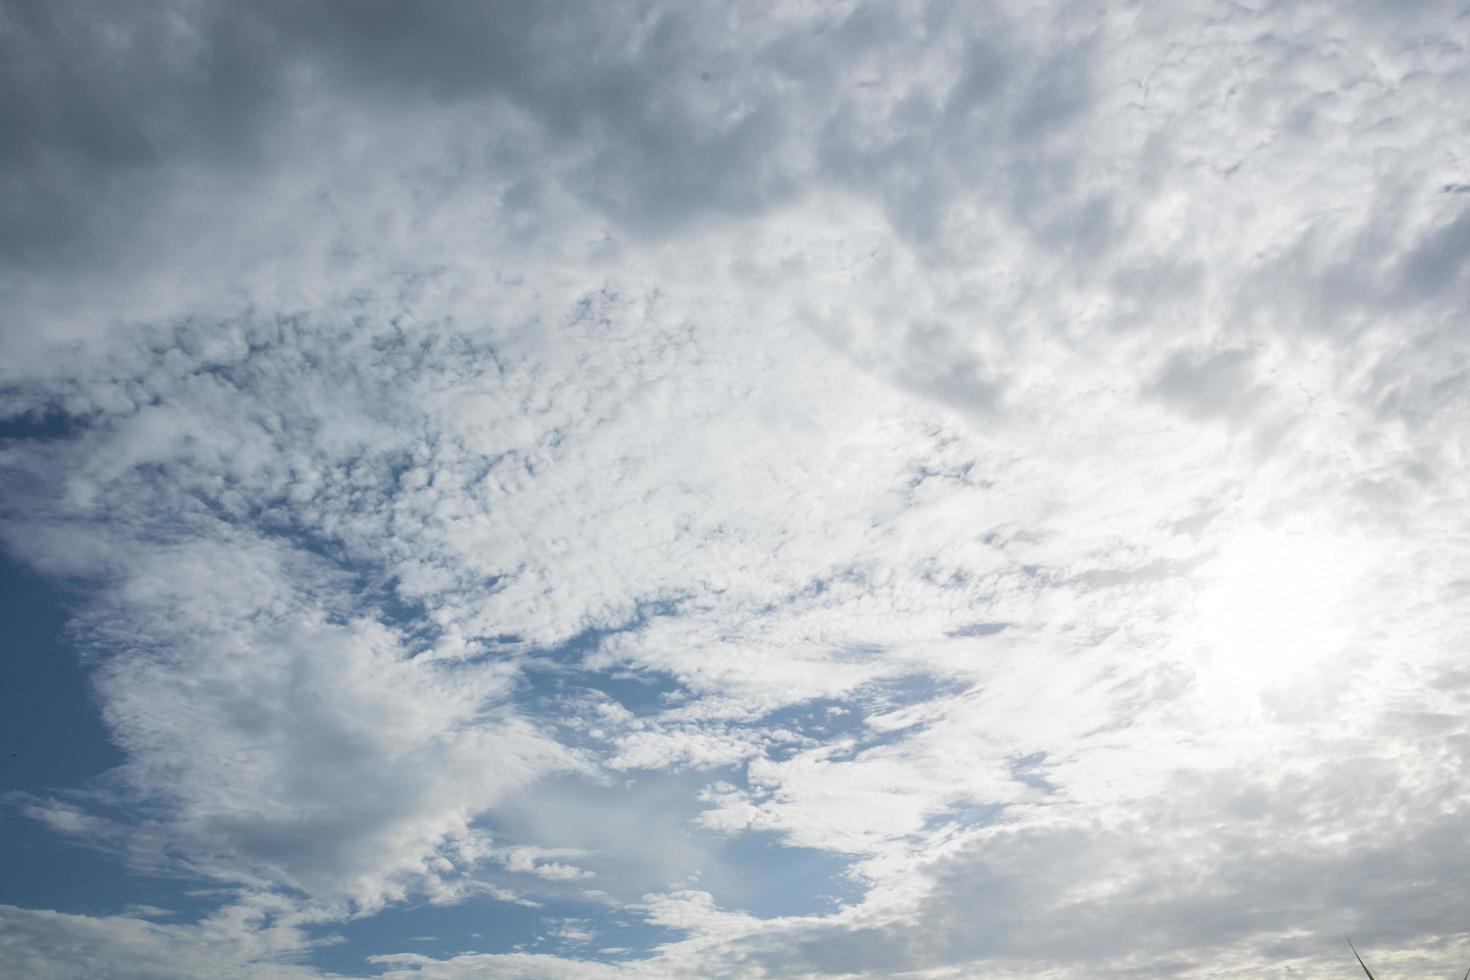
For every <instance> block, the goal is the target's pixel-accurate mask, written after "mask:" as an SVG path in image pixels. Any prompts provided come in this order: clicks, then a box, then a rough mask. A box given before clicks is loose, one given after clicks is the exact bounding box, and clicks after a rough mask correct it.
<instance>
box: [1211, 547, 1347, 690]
mask: <svg viewBox="0 0 1470 980" xmlns="http://www.w3.org/2000/svg"><path fill="white" fill-rule="evenodd" d="M1362 562H1363V557H1362V552H1361V545H1358V544H1356V543H1351V542H1349V541H1348V540H1347V539H1345V538H1341V537H1334V536H1331V535H1323V534H1317V533H1312V532H1307V531H1297V532H1293V531H1287V530H1276V529H1269V530H1268V529H1263V528H1253V529H1250V530H1248V531H1245V532H1244V533H1242V534H1239V535H1237V536H1236V537H1234V538H1232V539H1231V540H1230V541H1228V542H1227V543H1226V544H1225V545H1224V546H1223V547H1222V548H1221V549H1220V551H1219V553H1218V554H1217V555H1215V556H1214V558H1213V559H1212V560H1211V561H1210V562H1209V563H1208V565H1207V566H1206V568H1205V572H1204V576H1205V580H1206V584H1205V586H1204V588H1203V590H1202V594H1201V596H1200V601H1199V631H1200V632H1199V639H1200V640H1201V641H1202V644H1203V646H1204V647H1205V649H1206V650H1207V651H1208V656H1209V668H1208V674H1207V676H1208V677H1209V682H1210V683H1219V684H1223V685H1225V686H1226V687H1228V688H1230V689H1232V690H1233V691H1234V692H1235V693H1245V694H1247V695H1252V694H1259V693H1260V692H1261V690H1262V689H1264V688H1266V687H1269V686H1271V685H1273V684H1277V683H1280V682H1282V681H1286V680H1290V679H1292V678H1293V677H1295V676H1298V675H1300V674H1301V673H1302V672H1303V671H1306V670H1308V669H1309V668H1312V667H1314V666H1316V665H1318V664H1319V663H1320V662H1321V661H1322V660H1323V659H1324V658H1327V657H1330V656H1331V655H1332V654H1333V653H1334V652H1335V651H1338V650H1340V649H1341V647H1342V646H1343V644H1345V643H1348V642H1350V641H1351V640H1352V638H1353V636H1354V635H1355V631H1354V626H1355V625H1357V624H1356V623H1355V622H1354V617H1355V610H1354V607H1353V604H1352V588H1353V585H1354V583H1355V582H1356V581H1357V580H1358V578H1359V576H1360V575H1361V571H1362Z"/></svg>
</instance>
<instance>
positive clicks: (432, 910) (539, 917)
mask: <svg viewBox="0 0 1470 980" xmlns="http://www.w3.org/2000/svg"><path fill="white" fill-rule="evenodd" d="M569 925H570V926H572V928H567V927H568V926H569ZM679 937H680V933H678V932H676V931H673V930H670V929H666V928H664V927H662V926H657V925H652V924H650V923H648V922H646V921H644V920H643V919H642V918H641V917H639V916H638V915H636V914H633V913H631V912H628V911H626V910H621V909H616V908H611V907H609V906H607V905H605V904H599V903H595V902H589V901H582V900H576V899H547V900H540V901H539V905H538V906H537V907H531V906H527V905H522V904H517V903H515V902H509V901H502V900H500V899H496V898H492V897H490V896H475V897H472V898H469V899H467V900H465V901H463V902H459V903H457V904H453V905H432V904H428V903H418V904H408V905H399V906H394V907H392V908H389V909H386V910H384V911H382V912H379V913H378V914H376V915H373V916H368V917H365V918H361V919H355V920H353V921H351V922H346V923H337V924H334V925H331V926H324V927H322V928H321V929H319V930H317V931H316V935H315V937H314V938H316V939H328V940H333V939H335V940H337V941H335V942H331V943H330V944H329V945H322V946H318V947H315V948H314V950H313V952H312V954H311V957H310V960H309V962H310V963H311V964H312V965H314V966H317V967H319V968H321V969H323V970H331V971H335V972H338V973H345V974H348V975H352V976H364V975H367V976H371V975H373V974H376V973H380V972H382V968H379V967H374V966H373V965H372V964H369V963H368V962H367V958H368V957H369V956H378V955H385V954H390V953H419V954H421V955H423V956H431V957H434V958H437V959H443V958H447V957H450V956H455V955H459V954H464V953H513V952H528V953H549V954H556V955H564V956H575V957H577V958H580V959H595V960H603V961H613V960H626V959H633V958H637V957H640V956H645V955H648V954H650V953H651V951H652V950H653V949H654V948H655V947H657V946H659V945H660V944H663V943H667V942H672V941H674V940H676V939H678V938H679ZM603 950H617V952H603Z"/></svg>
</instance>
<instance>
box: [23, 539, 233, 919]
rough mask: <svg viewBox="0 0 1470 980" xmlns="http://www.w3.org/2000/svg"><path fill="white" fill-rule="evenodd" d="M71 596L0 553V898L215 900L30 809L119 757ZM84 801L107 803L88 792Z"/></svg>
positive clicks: (73, 903)
mask: <svg viewBox="0 0 1470 980" xmlns="http://www.w3.org/2000/svg"><path fill="white" fill-rule="evenodd" d="M69 615H70V610H69V601H68V596H67V595H66V594H65V593H64V592H63V591H62V590H61V589H59V588H57V587H56V586H55V585H53V584H51V583H50V582H49V581H47V580H44V579H42V578H40V577H39V576H37V575H35V574H33V573H31V572H30V571H29V570H28V569H26V568H25V567H24V566H23V565H20V564H19V563H17V562H15V561H13V560H12V559H10V558H9V557H8V556H5V555H0V622H3V623H4V624H5V637H6V639H5V650H4V656H3V657H0V719H3V721H0V733H3V744H0V904H11V905H19V906H23V907H27V908H48V909H56V910H59V911H62V912H72V913H87V914H117V913H120V912H123V911H126V910H127V909H128V908H129V907H130V906H135V905H152V906H159V907H163V908H168V909H171V910H174V911H176V912H179V913H182V914H184V915H188V916H194V915H197V914H202V913H203V912H204V911H206V910H207V908H209V907H211V905H212V904H213V902H212V901H211V900H209V899H206V898H204V897H201V896H200V894H198V893H197V891H196V889H197V888H198V886H199V883H198V882H196V881H190V880H185V879H181V878H176V877H169V876H157V875H147V874H141V873H139V872H137V871H135V870H133V869H130V868H128V867H127V866H125V865H124V864H123V862H122V861H120V860H118V859H117V858H115V857H112V856H110V855H108V854H106V853H104V852H102V851H100V850H97V849H94V848H91V847H87V846H83V845H82V844H80V843H77V842H75V841H74V840H72V839H70V838H68V837H65V836H62V835H60V834H58V833H56V832H55V831H53V830H52V829H50V828H49V827H47V826H46V825H45V824H44V823H42V822H40V821H38V820H36V819H34V818H32V817H29V816H27V815H26V814H25V812H24V809H25V807H26V806H27V805H29V804H32V803H34V802H35V801H36V800H37V799H42V798H47V797H51V796H53V795H58V794H59V795H60V796H61V797H62V798H65V796H66V795H67V793H68V791H71V792H77V791H83V792H85V791H87V790H88V789H89V788H94V787H95V786H96V784H97V781H98V780H99V779H101V778H103V777H104V776H105V775H106V773H107V772H108V771H109V770H111V769H113V768H115V767H116V766H118V765H120V764H121V763H122V762H123V754H122V752H120V751H119V750H118V749H117V747H116V746H115V745H113V743H112V742H111V740H110V739H109V738H108V733H107V729H106V727H105V726H104V725H103V722H102V716H101V713H100V712H99V711H98V708H97V705H96V703H95V701H94V700H93V697H92V689H91V684H90V680H89V678H88V676H87V672H86V669H85V668H84V667H83V664H82V661H81V658H80V656H79V655H78V652H77V650H76V649H75V648H74V647H73V646H72V644H71V643H70V642H69V640H68V637H67V633H66V623H67V620H68V617H69ZM88 809H89V810H90V811H92V812H94V813H95V812H99V811H104V810H105V809H106V808H105V807H102V806H101V805H100V804H99V803H98V801H97V800H95V799H89V801H88Z"/></svg>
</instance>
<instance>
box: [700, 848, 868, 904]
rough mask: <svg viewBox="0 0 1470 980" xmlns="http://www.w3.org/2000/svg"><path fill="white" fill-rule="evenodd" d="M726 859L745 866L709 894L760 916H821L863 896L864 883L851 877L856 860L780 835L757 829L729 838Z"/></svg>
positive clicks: (725, 850) (722, 902)
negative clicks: (794, 844) (718, 891)
mask: <svg viewBox="0 0 1470 980" xmlns="http://www.w3.org/2000/svg"><path fill="white" fill-rule="evenodd" d="M723 857H724V859H725V860H726V861H727V862H729V863H730V864H731V865H733V866H738V867H740V868H742V869H744V871H745V874H743V875H741V876H738V877H734V878H732V879H731V880H730V882H729V883H728V884H726V885H725V887H724V888H723V889H722V894H716V893H715V891H714V890H713V889H712V890H711V894H713V895H714V896H715V899H716V901H718V902H720V904H721V905H722V906H723V907H725V908H737V909H740V910H742V911H745V912H748V913H750V914H751V915H754V916H756V917H757V918H762V919H772V918H779V917H784V916H802V915H821V914H824V913H828V912H833V911H836V910H837V909H838V908H840V907H842V906H844V905H850V904H853V903H855V902H858V901H861V900H862V897H863V894H864V892H865V890H866V888H865V886H864V884H863V883H862V882H861V881H859V880H857V879H856V878H854V877H852V876H850V874H849V871H850V869H851V867H852V860H851V859H850V858H849V857H848V856H847V855H845V854H841V853H839V852H836V851H828V850H821V849H818V848H813V847H791V846H789V845H786V844H783V843H782V842H781V838H780V836H779V835H778V834H775V833H771V832H765V831H753V832H747V833H743V834H740V835H738V836H736V837H732V838H729V839H728V840H727V841H726V843H725V846H724V854H723Z"/></svg>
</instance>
